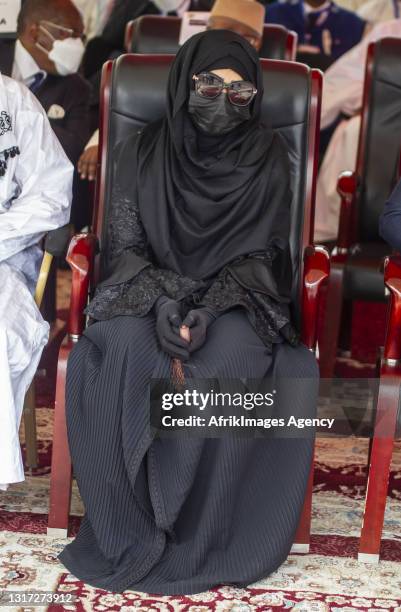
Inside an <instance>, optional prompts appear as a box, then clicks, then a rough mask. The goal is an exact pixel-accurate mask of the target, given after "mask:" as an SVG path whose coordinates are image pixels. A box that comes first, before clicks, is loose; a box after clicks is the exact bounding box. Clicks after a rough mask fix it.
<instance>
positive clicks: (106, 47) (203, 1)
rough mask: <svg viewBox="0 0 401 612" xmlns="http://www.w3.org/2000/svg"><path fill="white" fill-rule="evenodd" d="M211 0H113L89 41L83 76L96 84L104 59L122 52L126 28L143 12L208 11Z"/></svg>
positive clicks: (144, 13)
mask: <svg viewBox="0 0 401 612" xmlns="http://www.w3.org/2000/svg"><path fill="white" fill-rule="evenodd" d="M211 5H212V0H152V2H151V1H150V0H114V2H113V0H112V4H111V10H110V13H109V17H108V19H107V22H106V24H105V26H104V28H103V31H102V33H101V35H100V36H97V37H95V38H93V39H92V40H91V41H89V43H88V45H87V48H86V51H85V56H84V60H83V71H84V76H85V77H86V78H88V79H91V82H93V84H94V85H95V86H96V87H97V86H98V85H99V83H100V77H99V71H100V70H101V68H102V66H103V64H104V62H105V61H106V60H108V59H112V58H115V57H118V56H119V55H121V53H123V52H124V38H125V28H126V26H127V23H128V22H129V21H132V20H133V19H137V18H138V17H141V16H142V15H178V16H181V15H182V14H183V13H184V12H185V11H189V10H209V9H210V8H211Z"/></svg>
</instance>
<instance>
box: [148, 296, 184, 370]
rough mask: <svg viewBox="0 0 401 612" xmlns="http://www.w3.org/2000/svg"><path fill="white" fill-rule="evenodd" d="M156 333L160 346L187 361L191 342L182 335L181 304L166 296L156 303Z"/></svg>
mask: <svg viewBox="0 0 401 612" xmlns="http://www.w3.org/2000/svg"><path fill="white" fill-rule="evenodd" d="M155 313H156V333H157V337H158V339H159V342H160V346H161V348H162V349H163V351H165V352H166V353H168V354H169V355H170V356H171V357H175V358H177V359H181V360H182V361H186V360H187V359H188V358H189V343H188V342H187V341H186V340H183V339H182V338H181V336H180V326H181V325H182V314H181V305H180V303H179V302H176V301H175V300H171V299H170V298H168V297H166V296H162V297H160V298H159V299H158V300H157V302H156V304H155Z"/></svg>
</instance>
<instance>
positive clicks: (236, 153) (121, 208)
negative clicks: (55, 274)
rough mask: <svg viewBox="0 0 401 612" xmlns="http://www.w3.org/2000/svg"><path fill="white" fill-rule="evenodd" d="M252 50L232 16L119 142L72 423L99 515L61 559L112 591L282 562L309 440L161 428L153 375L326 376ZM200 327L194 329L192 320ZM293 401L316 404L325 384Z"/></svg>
mask: <svg viewBox="0 0 401 612" xmlns="http://www.w3.org/2000/svg"><path fill="white" fill-rule="evenodd" d="M262 95H263V91H262V75H261V69H260V64H259V60H258V56H257V54H256V51H255V50H254V49H253V48H252V47H251V46H250V45H249V44H248V43H247V42H246V41H245V40H244V39H243V38H241V37H240V36H238V35H236V34H233V33H232V32H228V31H225V30H217V31H210V32H207V33H203V34H200V35H197V36H195V37H193V38H191V39H190V40H189V41H188V42H187V43H186V44H185V45H184V46H183V47H182V48H181V50H180V51H179V53H178V54H177V56H176V59H175V61H174V63H173V66H172V69H171V73H170V77H169V82H168V97H167V107H166V116H165V118H163V119H162V120H161V121H158V122H157V123H154V124H151V125H149V126H147V127H146V128H144V129H143V130H141V131H140V132H139V133H138V134H135V136H134V137H131V138H129V139H128V140H127V141H126V142H124V143H123V144H122V145H121V146H120V147H119V151H118V153H117V155H116V177H117V179H116V181H115V183H116V185H115V192H114V195H113V197H114V201H113V206H112V210H113V212H112V218H111V221H110V227H109V244H110V251H111V259H110V275H109V277H108V278H107V279H106V280H105V281H104V282H103V283H102V284H101V285H100V286H99V287H98V289H97V292H96V295H95V297H94V299H93V301H92V302H91V304H90V305H89V307H88V313H89V315H90V317H91V318H92V319H93V320H95V321H96V322H94V323H93V324H92V325H90V326H89V327H88V328H87V330H86V331H85V333H84V336H83V337H82V338H81V340H80V341H79V343H78V344H77V346H76V347H75V349H74V351H73V352H72V354H71V358H70V361H69V367H68V377H67V423H68V433H69V442H70V448H71V454H72V459H73V464H74V471H75V475H76V477H77V481H78V485H79V489H80V493H81V496H82V499H83V502H84V504H85V510H86V514H85V517H84V519H83V521H82V524H81V527H80V530H79V533H78V536H77V537H76V539H75V540H74V541H73V542H72V543H71V544H69V545H68V546H66V548H65V549H64V551H63V552H62V553H61V555H60V559H61V561H62V562H63V563H64V565H65V566H66V567H67V568H68V569H69V570H70V571H71V572H72V573H73V574H74V575H75V576H77V577H78V578H80V579H82V580H84V581H86V582H88V583H90V584H92V585H95V586H97V587H100V588H104V589H109V590H112V591H115V592H116V591H123V590H124V589H128V588H131V589H134V590H140V591H145V592H150V593H161V594H185V593H187V594H188V593H196V592H200V591H203V590H206V589H208V588H211V587H213V586H215V585H219V584H235V585H242V586H244V585H248V584H249V583H251V582H253V581H256V580H257V579H260V578H262V577H265V576H266V575H267V574H269V573H270V572H272V571H274V570H276V569H277V568H278V567H279V566H280V564H281V563H283V561H284V560H285V559H286V557H287V555H288V553H289V550H290V548H291V544H292V542H293V538H294V535H295V532H296V528H297V524H298V521H299V518H300V513H301V509H302V504H303V498H304V494H305V489H306V484H307V480H308V474H309V469H310V464H311V457H312V448H313V441H312V440H311V439H306V438H304V439H288V438H287V439H284V438H281V439H261V438H260V437H259V438H257V437H253V438H252V437H229V436H226V437H220V438H215V439H212V438H193V437H192V438H189V437H185V436H177V437H176V438H174V439H166V438H163V437H162V438H160V437H159V438H152V434H151V432H150V427H149V382H150V380H151V378H156V379H168V378H169V377H170V374H171V364H172V359H171V358H172V357H174V358H179V359H181V361H182V363H183V371H184V374H185V378H190V377H195V378H196V379H210V378H213V379H216V378H217V379H225V380H226V379H244V378H248V379H249V378H250V379H263V378H265V377H282V378H291V377H293V378H303V377H304V378H312V379H314V380H315V381H316V380H317V377H318V372H317V366H316V362H315V358H314V356H313V355H312V353H311V352H310V351H308V350H307V349H306V348H305V347H304V346H302V345H301V344H299V341H298V336H297V333H296V332H295V331H294V329H293V328H292V326H291V322H290V314H289V293H290V291H289V286H290V284H291V279H290V274H288V269H289V268H290V266H289V248H288V241H289V230H290V206H291V191H290V188H289V184H290V169H289V162H288V158H287V152H286V147H285V145H284V143H283V141H282V140H281V138H280V137H279V136H278V135H276V134H274V133H273V132H272V131H271V130H270V129H267V128H266V127H264V126H263V125H262V124H261V123H260V106H261V99H262ZM181 323H183V324H185V325H187V326H188V327H189V331H190V337H191V340H190V342H188V341H187V340H185V339H183V338H181V336H180V333H179V325H180V324H181ZM316 386H317V385H312V387H313V390H312V391H311V392H310V393H307V392H306V391H305V393H304V394H302V393H298V394H296V396H291V394H289V395H288V394H287V405H286V406H283V408H284V409H285V411H286V412H287V413H289V414H294V415H295V416H299V415H301V416H309V417H310V416H313V415H314V414H315V409H316V406H315V403H316V388H315V387H316Z"/></svg>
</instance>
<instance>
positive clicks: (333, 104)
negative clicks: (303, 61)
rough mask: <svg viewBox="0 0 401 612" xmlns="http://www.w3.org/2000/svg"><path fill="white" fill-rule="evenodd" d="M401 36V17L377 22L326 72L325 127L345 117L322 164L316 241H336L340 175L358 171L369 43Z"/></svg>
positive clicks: (324, 88)
mask: <svg viewBox="0 0 401 612" xmlns="http://www.w3.org/2000/svg"><path fill="white" fill-rule="evenodd" d="M389 36H391V37H396V38H401V19H393V20H392V21H388V22H386V23H379V24H378V25H376V26H375V27H374V28H373V29H372V30H371V31H370V33H369V34H368V35H367V36H365V38H364V39H363V40H362V41H361V42H360V43H359V45H357V46H356V47H354V48H353V49H352V50H351V51H349V52H348V53H346V54H345V55H343V56H342V57H340V59H338V60H337V61H336V62H335V63H334V64H333V65H332V66H330V68H329V69H328V70H327V72H326V73H325V75H324V81H323V100H322V119H321V128H322V129H324V128H327V127H328V126H329V125H331V124H332V123H333V122H334V121H335V120H336V119H337V118H338V117H339V115H340V114H343V115H346V116H348V117H351V119H348V120H347V119H344V120H343V121H341V122H340V123H339V124H338V126H337V127H336V129H335V132H334V134H333V136H332V138H331V140H330V143H329V146H328V147H327V150H326V154H325V156H324V159H323V162H322V165H321V167H320V171H319V176H318V181H317V191H316V214H315V242H321V241H329V240H335V239H336V238H337V234H338V221H339V215H340V197H339V195H338V194H337V191H336V187H337V178H338V176H339V174H340V173H341V172H343V171H344V170H351V171H354V170H355V165H356V155H357V148H358V136H359V128H360V116H359V114H358V113H359V112H360V110H361V108H362V96H363V83H364V77H365V64H366V55H367V50H368V46H369V43H371V42H374V41H376V40H380V39H381V38H386V37H389Z"/></svg>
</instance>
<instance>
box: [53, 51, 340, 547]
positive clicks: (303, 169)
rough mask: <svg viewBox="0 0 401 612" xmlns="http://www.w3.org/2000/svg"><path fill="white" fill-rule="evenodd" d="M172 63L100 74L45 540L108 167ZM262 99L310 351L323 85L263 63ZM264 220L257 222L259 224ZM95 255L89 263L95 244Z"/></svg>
mask: <svg viewBox="0 0 401 612" xmlns="http://www.w3.org/2000/svg"><path fill="white" fill-rule="evenodd" d="M172 60H173V56H171V55H170V56H168V55H132V54H129V55H125V56H121V57H120V58H119V59H118V60H117V61H115V62H114V63H113V62H108V63H107V64H106V65H105V67H104V70H103V83H102V94H101V98H102V114H101V125H100V150H101V166H100V173H99V175H98V185H97V187H98V188H97V199H96V206H95V209H96V214H95V217H94V222H93V228H94V235H93V236H88V235H81V236H77V237H76V238H75V239H74V240H73V243H72V246H71V247H70V251H69V254H68V256H67V261H69V263H70V265H71V266H72V268H73V275H74V276H73V286H72V298H71V314H70V329H69V331H70V340H69V342H66V343H65V344H64V346H63V347H62V349H61V352H60V357H59V364H58V381H57V398H58V399H57V401H56V412H55V428H54V441H53V458H52V476H51V494H50V511H49V533H57V534H60V533H61V532H65V530H66V528H67V526H68V513H69V499H70V491H71V463H70V458H69V451H68V443H67V433H66V423H65V408H64V388H65V372H66V362H67V359H68V354H69V352H70V350H71V348H72V346H73V340H76V339H77V338H78V337H79V334H81V333H82V331H83V329H84V317H83V314H82V310H83V307H84V305H85V303H86V299H87V292H88V284H89V281H91V283H90V284H91V287H90V289H92V290H93V288H94V287H95V286H96V284H97V283H98V281H99V280H101V278H102V273H103V261H104V260H106V259H107V251H108V243H109V236H108V226H109V223H108V219H109V216H110V212H111V207H112V205H113V201H112V198H111V192H112V186H113V183H114V181H116V180H118V177H117V176H116V175H115V168H114V164H113V151H114V150H115V146H116V145H117V143H119V142H120V141H122V140H123V139H125V138H126V137H127V136H129V135H130V134H132V133H133V132H134V131H136V130H138V128H140V127H142V126H144V125H146V124H147V123H149V122H151V121H155V120H157V119H159V118H160V117H162V116H163V113H164V100H165V90H166V83H167V77H168V73H169V68H170V64H171V62H172ZM262 68H263V78H264V85H265V88H264V89H265V92H268V94H266V95H265V97H264V100H263V103H262V116H263V120H264V122H266V123H267V124H270V125H271V127H272V128H273V129H275V130H277V131H278V132H279V133H280V134H281V135H282V136H283V138H284V139H285V140H286V142H287V144H288V149H289V152H290V162H291V176H290V177H289V180H290V181H291V183H292V189H293V202H292V209H291V217H292V220H291V235H290V246H291V254H292V261H293V278H294V283H293V290H292V291H293V303H294V318H295V321H296V323H297V324H298V326H299V327H300V329H301V332H302V339H303V342H304V343H305V344H306V345H307V346H308V347H309V348H310V349H311V350H314V348H315V345H316V328H317V325H316V322H317V308H318V297H319V287H320V285H321V284H322V282H323V281H324V279H325V278H326V277H327V275H328V265H329V261H328V254H327V252H326V251H325V250H324V249H319V248H317V247H312V246H309V245H310V244H311V238H312V228H313V211H314V193H315V182H316V171H317V145H318V142H317V137H318V125H319V120H318V118H319V113H320V96H321V86H322V77H321V73H320V72H318V71H314V70H310V69H309V68H308V67H307V66H304V65H301V64H295V63H292V62H281V61H274V60H262ZM262 221H263V220H261V222H262ZM96 243H97V244H98V246H99V254H98V256H97V257H95V244H96ZM311 485H312V476H311V478H310V481H309V487H308V491H307V495H306V501H305V508H304V512H303V515H302V520H301V524H300V528H299V531H298V535H297V538H296V543H297V550H299V551H302V552H305V551H307V550H308V549H309V528H310V515H311V493H312V486H311Z"/></svg>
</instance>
